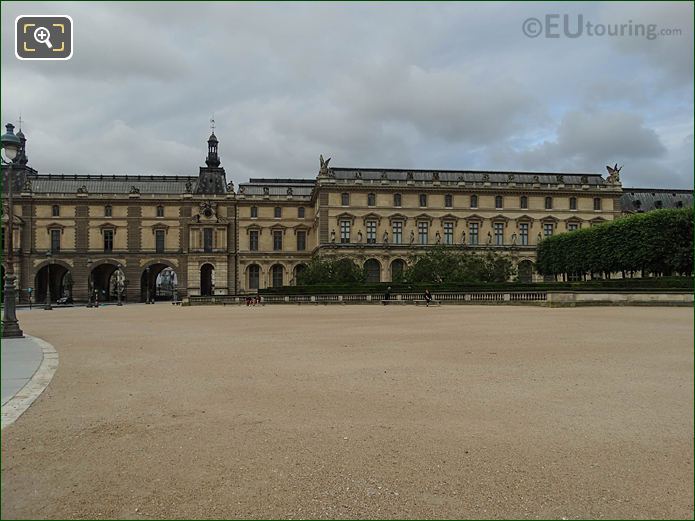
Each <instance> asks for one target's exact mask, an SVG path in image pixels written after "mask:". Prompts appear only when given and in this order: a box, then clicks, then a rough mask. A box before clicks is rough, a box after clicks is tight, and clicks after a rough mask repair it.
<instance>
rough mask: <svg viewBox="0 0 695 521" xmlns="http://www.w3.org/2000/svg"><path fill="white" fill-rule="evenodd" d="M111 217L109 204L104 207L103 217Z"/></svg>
mask: <svg viewBox="0 0 695 521" xmlns="http://www.w3.org/2000/svg"><path fill="white" fill-rule="evenodd" d="M112 215H113V208H112V207H111V205H110V204H107V205H106V206H105V207H104V217H111V216H112Z"/></svg>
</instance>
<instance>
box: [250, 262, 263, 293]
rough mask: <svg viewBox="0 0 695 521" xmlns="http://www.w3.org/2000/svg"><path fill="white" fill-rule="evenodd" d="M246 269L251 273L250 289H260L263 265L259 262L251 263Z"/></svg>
mask: <svg viewBox="0 0 695 521" xmlns="http://www.w3.org/2000/svg"><path fill="white" fill-rule="evenodd" d="M246 271H247V272H248V274H249V289H258V288H259V287H260V281H261V267H260V266H259V265H258V264H251V266H249V267H248V268H247V269H246Z"/></svg>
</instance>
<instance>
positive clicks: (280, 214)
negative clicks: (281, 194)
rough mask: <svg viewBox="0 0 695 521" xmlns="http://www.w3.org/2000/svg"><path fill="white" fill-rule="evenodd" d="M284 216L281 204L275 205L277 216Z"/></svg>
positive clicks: (277, 217)
mask: <svg viewBox="0 0 695 521" xmlns="http://www.w3.org/2000/svg"><path fill="white" fill-rule="evenodd" d="M280 217H282V208H281V207H280V206H276V207H275V218H276V219H279V218H280Z"/></svg>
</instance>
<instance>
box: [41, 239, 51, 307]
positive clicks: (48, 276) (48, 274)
mask: <svg viewBox="0 0 695 521" xmlns="http://www.w3.org/2000/svg"><path fill="white" fill-rule="evenodd" d="M52 257H53V254H52V253H51V252H50V251H47V252H46V258H47V259H48V264H47V265H46V304H45V305H44V306H43V309H45V310H46V311H50V310H52V309H53V307H52V306H51V262H53V259H52Z"/></svg>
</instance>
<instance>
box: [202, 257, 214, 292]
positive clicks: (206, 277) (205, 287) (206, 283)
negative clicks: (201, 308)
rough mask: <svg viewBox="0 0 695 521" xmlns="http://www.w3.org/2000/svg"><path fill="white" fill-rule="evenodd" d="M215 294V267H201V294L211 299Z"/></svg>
mask: <svg viewBox="0 0 695 521" xmlns="http://www.w3.org/2000/svg"><path fill="white" fill-rule="evenodd" d="M214 292H215V267H214V266H213V265H212V264H209V263H206V264H203V265H202V266H201V267H200V294H201V295H202V296H204V297H210V296H212V295H214Z"/></svg>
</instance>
